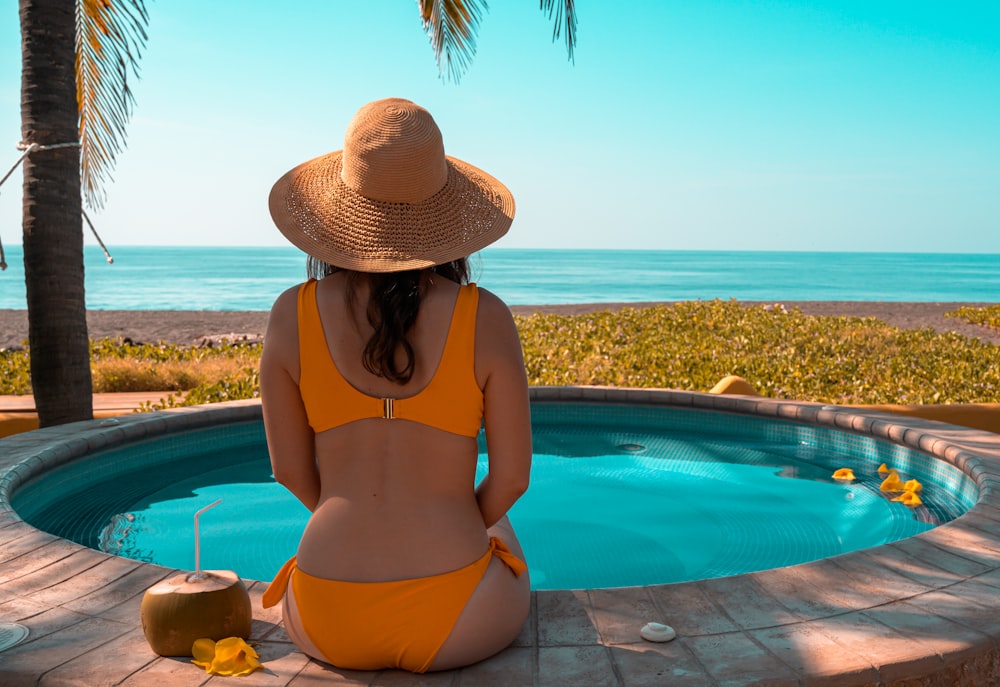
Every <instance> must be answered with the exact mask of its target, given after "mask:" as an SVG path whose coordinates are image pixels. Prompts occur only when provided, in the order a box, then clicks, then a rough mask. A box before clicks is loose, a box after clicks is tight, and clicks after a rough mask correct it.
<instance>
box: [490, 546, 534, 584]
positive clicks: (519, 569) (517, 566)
mask: <svg viewBox="0 0 1000 687" xmlns="http://www.w3.org/2000/svg"><path fill="white" fill-rule="evenodd" d="M490 553H491V554H493V555H494V556H496V557H497V558H499V559H500V560H501V561H503V562H504V564H505V565H506V566H507V567H508V568H510V571H511V572H512V573H514V575H515V576H517V577H520V576H521V575H522V573H524V572H525V571H526V570H527V569H528V566H527V565H525V564H524V561H522V560H521V559H520V558H518V557H517V556H515V555H514V552H513V551H511V550H510V549H508V548H507V545H506V544H504V543H503V540H502V539H501V538H500V537H490Z"/></svg>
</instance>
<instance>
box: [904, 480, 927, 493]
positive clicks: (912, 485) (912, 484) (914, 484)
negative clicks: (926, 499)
mask: <svg viewBox="0 0 1000 687" xmlns="http://www.w3.org/2000/svg"><path fill="white" fill-rule="evenodd" d="M903 487H904V488H905V489H906V491H913V492H917V491H920V490H921V489H923V488H924V485H922V484H921V483H920V482H918V481H917V480H915V479H910V480H907V481H906V484H904V485H903Z"/></svg>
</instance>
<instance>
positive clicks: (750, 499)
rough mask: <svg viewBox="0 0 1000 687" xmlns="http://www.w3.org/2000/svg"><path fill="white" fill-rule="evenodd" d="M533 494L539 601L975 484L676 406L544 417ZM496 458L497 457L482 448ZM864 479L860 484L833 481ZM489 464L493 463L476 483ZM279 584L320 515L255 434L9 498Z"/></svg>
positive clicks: (965, 500)
mask: <svg viewBox="0 0 1000 687" xmlns="http://www.w3.org/2000/svg"><path fill="white" fill-rule="evenodd" d="M532 418H533V431H534V453H535V456H534V464H533V472H532V485H531V488H530V489H529V491H528V493H527V494H526V495H525V496H524V497H523V498H522V499H521V501H519V502H518V503H517V504H516V506H515V507H514V509H513V510H512V511H511V520H512V522H513V523H514V526H515V528H516V529H517V531H518V535H519V537H520V539H521V543H522V545H523V547H524V550H525V554H526V557H527V558H528V564H529V567H530V569H531V575H532V584H533V586H534V588H536V589H565V588H583V587H589V588H600V587H618V586H633V585H646V584H656V583H667V582H679V581H685V580H692V579H702V578H709V577H717V576H723V575H732V574H738V573H744V572H750V571H754V570H762V569H767V568H774V567H780V566H785V565H791V564H795V563H801V562H805V561H809V560H815V559H818V558H825V557H828V556H833V555H836V554H839V553H844V552H846V551H852V550H856V549H862V548H867V547H870V546H877V545H879V544H883V543H886V542H889V541H894V540H897V539H901V538H904V537H908V536H912V535H914V534H917V533H919V532H922V531H925V530H927V529H929V528H931V527H934V526H936V525H938V524H941V523H944V522H947V521H949V520H952V519H954V518H955V517H957V516H958V515H961V514H962V513H963V512H965V511H966V510H967V509H968V508H969V507H971V506H972V504H973V503H974V501H975V498H976V489H975V486H974V485H973V483H972V482H971V480H969V479H968V478H967V477H965V475H963V474H962V473H961V472H960V471H959V470H957V469H956V468H955V467H953V466H951V465H948V464H946V463H943V462H941V461H938V460H935V459H934V458H932V457H930V456H928V455H925V454H923V453H920V452H918V451H914V450H911V449H908V448H905V447H902V446H898V445H895V444H892V443H888V442H884V441H881V440H878V439H875V438H873V437H870V436H866V435H855V434H851V433H846V432H841V431H836V430H833V429H829V428H824V427H816V426H809V425H801V424H797V423H792V422H786V421H780V420H775V419H768V418H760V417H755V416H742V415H733V414H727V413H721V412H708V411H694V410H687V409H680V408H669V407H642V406H615V405H601V404H561V403H543V404H535V405H534V406H533V409H532ZM482 448H483V449H485V445H482ZM883 462H885V463H888V464H889V465H890V466H891V467H894V468H896V469H898V470H899V471H900V473H901V475H902V476H903V478H904V479H909V478H915V479H918V480H920V481H921V482H923V483H924V485H925V488H924V491H923V492H922V493H921V496H922V497H923V498H924V506H922V507H919V508H916V509H910V508H907V507H906V506H904V505H902V504H899V503H893V502H891V501H889V499H888V498H887V497H886V496H885V495H883V494H881V493H880V492H879V488H878V487H879V483H880V481H881V479H880V478H879V477H878V475H877V473H876V468H877V466H878V465H879V464H881V463H883ZM841 467H849V468H852V469H853V470H854V472H855V474H856V476H857V477H858V481H857V482H855V483H853V484H849V485H845V484H841V483H837V482H835V481H834V480H833V479H832V478H831V474H832V472H833V471H834V470H835V469H837V468H841ZM484 470H485V454H483V455H481V456H480V465H479V472H480V476H481V474H482V473H483V471H484ZM218 498H222V499H223V502H222V504H221V505H219V506H218V507H217V508H215V509H213V510H210V511H208V512H207V513H205V514H204V515H203V516H202V519H201V552H202V553H201V565H202V567H203V568H207V569H213V568H215V569H220V568H221V569H230V570H235V571H237V572H238V573H239V574H240V575H241V576H242V577H244V578H248V579H260V580H269V579H271V577H272V576H273V575H274V573H275V572H276V570H277V569H278V567H279V566H280V565H281V563H282V562H284V560H285V559H287V558H288V557H289V556H291V555H293V554H294V552H295V547H296V545H297V543H298V539H299V536H300V534H301V532H302V529H303V527H304V526H305V522H306V520H307V518H308V513H307V511H306V510H305V509H304V508H303V507H302V506H301V505H300V504H299V503H298V502H297V501H296V500H295V499H294V497H292V496H291V495H289V494H288V493H287V492H286V491H285V490H284V489H283V488H282V487H281V486H280V485H277V484H276V483H275V482H274V480H273V478H272V476H271V473H270V467H269V464H268V459H267V452H266V448H265V445H264V436H263V427H262V425H261V423H260V422H240V423H232V424H224V425H218V426H213V427H209V428H204V429H197V430H188V431H185V432H183V433H175V434H169V435H165V436H161V437H157V438H156V439H153V440H147V441H141V442H136V443H133V444H129V445H125V446H120V447H116V448H113V449H109V450H105V451H102V452H98V453H94V454H91V455H89V456H87V457H86V458H84V459H80V460H77V461H75V462H73V463H71V464H68V465H66V466H64V467H62V468H59V469H57V470H53V471H51V472H49V473H47V474H45V475H42V476H40V477H38V478H35V479H33V480H31V481H30V482H28V483H27V484H26V485H24V486H22V487H20V488H19V489H18V490H17V491H16V492H15V494H14V496H13V498H12V505H13V506H14V508H15V510H16V511H17V512H18V514H19V515H21V517H22V518H24V519H25V520H26V521H27V522H29V523H31V524H33V525H34V526H36V527H38V528H39V529H42V530H45V531H48V532H51V533H53V534H57V535H59V536H61V537H64V538H67V539H71V540H73V541H76V542H79V543H81V544H84V545H86V546H90V547H93V548H98V549H101V550H104V551H108V552H111V553H115V554H118V555H122V556H127V557H131V558H135V559H138V560H143V561H149V562H154V563H158V564H161V565H166V566H169V567H177V568H182V569H192V568H193V566H194V534H193V526H192V516H193V514H194V512H195V511H197V510H198V509H200V508H202V507H203V506H205V505H208V504H209V503H211V502H213V501H215V500H216V499H218Z"/></svg>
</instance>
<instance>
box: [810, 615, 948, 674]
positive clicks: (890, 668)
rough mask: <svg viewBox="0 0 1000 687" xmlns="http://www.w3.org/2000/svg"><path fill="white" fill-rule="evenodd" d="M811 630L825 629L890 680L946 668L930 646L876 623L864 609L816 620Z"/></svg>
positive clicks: (850, 652)
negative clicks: (865, 613) (864, 612)
mask: <svg viewBox="0 0 1000 687" xmlns="http://www.w3.org/2000/svg"><path fill="white" fill-rule="evenodd" d="M810 630H815V631H818V632H821V633H823V634H824V635H826V636H827V637H829V638H830V639H832V640H833V641H835V642H836V643H837V644H840V645H841V646H842V647H844V650H845V651H846V652H847V653H848V654H853V655H854V656H856V657H857V658H860V659H864V660H866V661H868V662H869V663H871V664H872V665H873V666H875V668H876V669H877V670H878V673H879V678H880V679H881V680H882V681H883V682H885V683H887V684H895V682H897V681H901V680H907V679H913V678H918V677H919V676H921V675H930V674H933V673H935V672H939V671H941V670H942V669H943V668H944V662H943V661H942V660H941V657H940V656H938V655H937V654H936V653H934V652H933V651H931V650H930V649H929V648H928V647H927V646H925V645H924V644H922V643H921V642H919V641H917V640H915V639H914V638H912V637H908V636H906V635H905V634H902V633H900V632H897V631H896V630H894V629H892V628H891V627H888V626H885V625H882V624H880V623H873V622H872V620H871V618H869V617H868V616H866V615H864V614H863V613H861V612H853V613H846V614H844V615H840V616H835V617H831V618H823V619H820V620H816V621H813V622H812V623H810Z"/></svg>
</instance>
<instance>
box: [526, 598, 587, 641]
mask: <svg viewBox="0 0 1000 687" xmlns="http://www.w3.org/2000/svg"><path fill="white" fill-rule="evenodd" d="M535 596H536V602H537V607H538V611H537V614H538V646H540V647H545V646H563V645H581V644H596V643H598V641H599V640H600V636H599V635H598V633H597V627H596V626H595V625H594V621H593V620H592V613H593V611H592V609H591V608H590V605H589V599H588V597H587V592H586V591H583V590H577V591H569V590H550V591H539V592H536V594H535Z"/></svg>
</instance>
